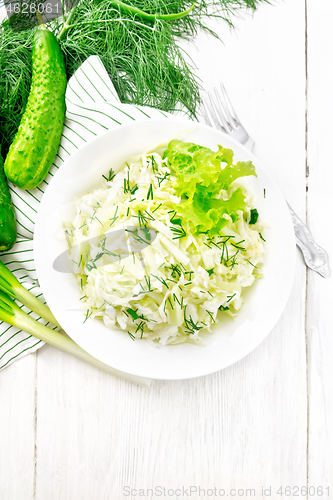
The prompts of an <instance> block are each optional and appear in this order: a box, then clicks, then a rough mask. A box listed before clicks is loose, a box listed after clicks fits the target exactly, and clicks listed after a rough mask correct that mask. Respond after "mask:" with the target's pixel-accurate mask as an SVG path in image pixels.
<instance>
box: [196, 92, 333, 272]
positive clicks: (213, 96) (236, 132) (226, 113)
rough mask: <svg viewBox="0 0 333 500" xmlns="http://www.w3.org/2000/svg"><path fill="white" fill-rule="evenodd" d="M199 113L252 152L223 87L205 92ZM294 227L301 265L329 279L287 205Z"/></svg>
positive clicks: (323, 260) (324, 259)
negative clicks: (301, 256)
mask: <svg viewBox="0 0 333 500" xmlns="http://www.w3.org/2000/svg"><path fill="white" fill-rule="evenodd" d="M201 102H202V106H201V111H202V115H203V117H204V119H205V122H206V123H207V125H210V126H211V127H214V128H217V129H219V130H221V131H222V132H224V133H225V134H228V135H230V136H231V137H233V138H234V139H235V140H236V141H238V142H240V143H241V144H243V145H244V146H245V147H246V148H248V149H249V150H250V151H252V149H253V146H254V140H253V139H252V138H251V137H250V136H249V134H248V133H247V131H246V130H245V128H244V127H243V125H242V124H241V122H240V120H239V118H238V116H237V114H236V112H235V110H234V108H233V106H232V104H231V102H230V99H229V97H228V94H227V92H226V89H225V87H224V85H223V84H222V83H221V84H220V90H218V89H217V88H216V87H215V88H214V93H211V92H205V93H204V94H203V95H202V97H201ZM287 205H288V207H289V210H290V214H291V218H292V221H293V224H294V230H295V236H296V244H297V245H298V247H299V248H300V250H301V252H302V254H303V257H304V261H305V264H306V265H307V266H308V267H309V268H310V269H313V270H314V271H316V272H317V273H319V274H320V275H321V276H323V277H324V278H328V276H329V275H330V268H329V263H328V255H327V253H326V252H325V250H324V249H323V248H322V247H320V246H319V245H318V244H317V243H316V242H315V241H314V239H313V237H312V235H311V233H310V231H309V229H308V228H307V227H306V225H305V224H304V223H303V222H302V221H301V220H300V218H299V217H298V216H297V215H296V213H295V212H294V210H293V209H292V208H291V206H290V205H289V204H288V203H287Z"/></svg>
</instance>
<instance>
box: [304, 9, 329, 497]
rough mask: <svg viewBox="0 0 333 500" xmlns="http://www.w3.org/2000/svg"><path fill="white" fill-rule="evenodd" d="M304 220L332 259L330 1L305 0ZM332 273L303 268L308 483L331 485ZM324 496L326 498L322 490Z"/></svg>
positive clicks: (326, 495)
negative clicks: (323, 274)
mask: <svg viewBox="0 0 333 500" xmlns="http://www.w3.org/2000/svg"><path fill="white" fill-rule="evenodd" d="M307 18H308V52H307V53H308V186H309V187H308V189H309V191H308V210H307V214H308V218H307V219H308V224H309V228H310V230H311V231H312V234H313V236H314V237H315V238H316V239H317V240H318V243H320V244H321V245H322V246H324V247H325V248H326V249H327V250H328V252H329V254H330V260H331V265H332V263H333V252H332V248H333V235H332V231H331V230H330V212H331V200H332V194H331V186H332V183H333V170H332V137H333V120H332V117H333V93H332V89H333V72H332V67H331V64H330V63H331V61H332V60H333V34H332V27H331V20H332V18H333V5H332V2H330V1H329V0H326V1H323V2H321V8H320V10H317V8H316V5H315V3H314V2H311V1H309V2H308V15H307ZM332 297H333V281H332V277H331V278H329V279H326V280H324V279H323V278H321V277H320V276H318V275H316V274H314V273H311V272H309V276H308V308H307V342H308V353H309V374H308V378H309V457H308V459H309V484H311V485H314V486H316V487H317V486H324V488H326V487H328V486H331V495H332V487H333V457H332V448H333V427H332V422H333V390H332V381H333V363H332V360H333V337H332V321H333V315H332ZM322 498H325V499H328V498H330V497H329V496H328V494H327V490H325V495H324V496H323V497H322Z"/></svg>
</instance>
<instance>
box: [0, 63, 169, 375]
mask: <svg viewBox="0 0 333 500" xmlns="http://www.w3.org/2000/svg"><path fill="white" fill-rule="evenodd" d="M66 106H67V112H66V121H65V126H64V130H63V134H62V139H61V144H60V147H59V151H58V153H57V156H56V158H55V160H54V163H53V165H52V167H51V169H50V172H49V174H48V176H47V177H46V179H45V181H44V182H43V183H42V184H41V185H40V186H38V187H37V188H36V189H32V190H31V191H23V190H21V189H19V188H17V187H13V186H12V185H11V186H10V190H11V195H12V200H13V204H14V206H15V209H16V215H17V224H18V240H17V243H16V244H15V246H14V247H13V248H12V249H11V250H9V251H8V252H3V253H1V254H0V257H1V260H2V261H3V262H4V263H5V264H6V265H7V266H8V268H9V269H10V270H11V271H12V272H13V273H14V274H15V276H16V277H17V278H18V280H19V281H20V282H21V283H22V284H23V285H24V286H25V287H26V288H27V289H28V290H30V291H31V292H32V293H34V294H35V295H36V296H37V297H39V299H40V300H43V294H42V291H41V289H40V288H39V285H38V279H37V275H36V270H35V266H34V255H33V235H34V225H35V218H36V214H37V211H38V206H39V203H40V201H41V199H42V196H43V193H44V191H45V189H46V188H47V186H48V184H49V183H50V181H51V180H52V177H53V176H54V174H55V173H56V172H57V170H58V169H59V168H60V167H61V166H62V164H63V163H64V162H65V161H66V160H67V159H68V158H69V156H70V155H71V154H73V153H75V151H77V150H78V148H79V147H81V146H82V145H84V144H86V143H87V142H89V141H90V140H91V139H93V138H95V137H96V136H98V135H99V134H103V133H104V132H106V131H107V130H110V129H112V128H114V127H117V126H119V125H122V124H125V123H129V122H132V121H134V120H137V119H142V118H144V117H146V118H151V117H154V118H160V117H161V115H162V116H167V115H166V114H165V113H164V112H162V111H159V110H156V109H152V108H143V107H139V106H134V105H126V104H122V103H120V101H119V99H118V96H117V93H116V91H115V89H114V86H113V84H112V82H111V80H110V78H109V76H108V74H107V72H106V70H105V68H104V66H103V64H102V62H101V60H100V59H99V57H97V56H91V57H89V58H88V59H87V60H86V61H85V62H84V63H83V64H82V66H81V67H80V68H79V69H78V70H77V71H76V73H75V74H74V75H73V76H72V78H71V79H70V80H69V82H68V86H67V91H66ZM25 310H26V309H25ZM26 312H28V311H27V310H26ZM34 317H35V319H38V320H39V321H43V320H41V319H40V318H37V317H36V316H34ZM44 323H45V322H44ZM42 345H43V342H42V341H41V340H38V339H36V338H34V337H32V336H31V335H29V334H27V333H25V332H22V331H20V330H18V329H17V328H15V327H13V326H9V325H8V324H6V323H3V322H0V370H2V369H3V368H5V367H6V366H9V365H10V364H11V363H13V361H15V360H18V359H20V358H21V357H23V356H25V355H26V354H29V353H32V352H35V351H36V350H37V349H39V348H40V347H42Z"/></svg>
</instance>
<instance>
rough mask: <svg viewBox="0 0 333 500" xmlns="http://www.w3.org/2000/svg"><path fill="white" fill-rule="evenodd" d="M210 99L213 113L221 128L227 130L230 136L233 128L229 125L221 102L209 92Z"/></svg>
mask: <svg viewBox="0 0 333 500" xmlns="http://www.w3.org/2000/svg"><path fill="white" fill-rule="evenodd" d="M214 91H215V94H216V89H215V88H214ZM208 97H209V100H210V102H211V105H212V108H213V111H214V113H215V116H216V119H217V120H218V121H219V122H220V124H221V126H222V127H223V129H224V130H225V132H226V133H227V134H229V133H230V132H231V130H232V127H231V126H230V124H229V123H228V119H227V117H226V114H225V112H224V108H223V106H221V104H220V102H219V101H218V100H216V98H214V96H213V95H212V94H211V93H210V92H208Z"/></svg>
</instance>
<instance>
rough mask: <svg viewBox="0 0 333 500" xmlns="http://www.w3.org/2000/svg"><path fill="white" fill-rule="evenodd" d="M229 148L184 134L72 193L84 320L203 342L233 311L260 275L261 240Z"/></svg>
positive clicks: (243, 169) (241, 170)
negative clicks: (190, 140)
mask: <svg viewBox="0 0 333 500" xmlns="http://www.w3.org/2000/svg"><path fill="white" fill-rule="evenodd" d="M246 176H256V172H255V168H254V166H253V164H252V163H251V162H250V161H248V162H238V163H236V164H233V152H232V151H231V150H230V149H225V148H223V147H222V146H219V148H218V151H217V152H214V151H212V150H210V149H208V148H205V147H202V146H199V145H197V144H192V143H184V142H181V141H178V140H173V141H171V142H170V143H169V144H168V146H167V148H166V149H165V151H164V152H163V153H161V154H160V153H159V152H157V151H155V152H145V153H143V154H140V155H137V156H136V157H134V158H131V159H130V160H129V161H128V162H127V163H125V164H124V165H122V166H121V167H120V168H119V169H118V171H113V170H112V169H111V170H110V172H109V173H107V174H106V175H103V177H104V179H105V181H104V182H103V184H102V185H101V187H100V188H98V189H96V190H94V191H93V192H92V193H88V194H86V195H84V196H82V197H81V198H79V199H76V200H75V201H74V204H75V209H76V215H75V217H74V218H73V220H72V221H71V222H70V223H67V224H66V231H67V241H68V243H69V247H70V257H71V260H72V262H74V263H75V269H74V270H73V272H74V273H75V274H76V276H77V279H78V282H79V283H80V286H81V290H82V293H83V296H82V297H81V303H82V305H83V307H84V310H85V321H86V320H87V319H88V318H98V319H100V320H102V321H103V322H104V324H105V325H106V326H107V327H109V328H113V327H115V326H116V327H118V328H120V329H121V330H123V331H124V332H126V333H127V334H128V335H129V336H130V338H131V339H133V340H136V339H146V340H147V341H149V342H151V343H154V344H157V343H158V344H161V345H167V344H179V343H183V342H194V343H201V342H202V336H201V335H202V333H203V332H204V331H211V327H212V325H213V324H214V323H217V322H218V319H219V315H220V314H228V315H231V316H234V315H236V314H237V312H238V311H239V309H240V307H241V305H242V302H243V295H242V291H243V289H244V288H247V287H250V286H251V285H252V284H253V283H254V281H255V279H256V278H259V277H260V276H261V275H260V265H261V264H262V262H263V258H264V243H265V239H264V237H263V236H262V232H263V225H262V223H261V221H260V214H259V213H258V211H257V209H256V208H255V206H254V200H253V197H252V195H251V194H250V193H249V192H248V191H247V189H246V187H244V182H242V181H243V178H244V177H246Z"/></svg>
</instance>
